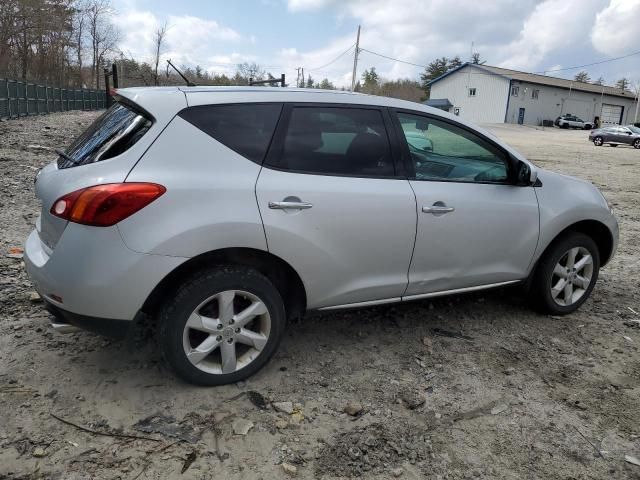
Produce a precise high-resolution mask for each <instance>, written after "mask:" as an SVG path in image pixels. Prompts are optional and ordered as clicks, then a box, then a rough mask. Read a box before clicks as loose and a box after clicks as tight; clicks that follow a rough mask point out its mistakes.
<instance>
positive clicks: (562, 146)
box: [0, 112, 640, 479]
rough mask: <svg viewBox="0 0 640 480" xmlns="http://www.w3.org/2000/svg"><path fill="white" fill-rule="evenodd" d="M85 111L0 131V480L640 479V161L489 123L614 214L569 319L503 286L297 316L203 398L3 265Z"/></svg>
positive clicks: (568, 136)
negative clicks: (77, 324) (612, 249)
mask: <svg viewBox="0 0 640 480" xmlns="http://www.w3.org/2000/svg"><path fill="white" fill-rule="evenodd" d="M95 115H96V114H95V113H90V112H86V113H64V114H55V115H49V116H43V117H38V118H29V119H21V120H13V121H8V122H0V186H1V189H2V195H1V198H0V207H1V209H0V249H1V250H0V252H1V254H0V299H1V304H0V478H10V479H17V478H61V479H81V478H82V479H84V478H98V479H114V478H123V479H151V478H154V479H159V478H184V479H218V478H219V479H223V478H224V479H257V478H262V479H271V478H286V477H296V478H303V479H310V478H326V479H330V478H351V477H361V478H367V479H388V478H394V477H400V478H407V479H418V478H434V479H435V478H442V479H459V478H511V479H520V478H545V479H550V478H563V479H564V478H580V479H590V478H592V479H602V478H640V466H636V465H633V464H632V463H630V462H629V461H626V460H625V455H628V456H632V457H635V458H640V353H639V350H638V347H639V346H640V315H638V314H637V313H635V312H640V296H639V293H638V287H639V279H640V256H639V255H638V246H639V244H640V208H639V205H640V186H639V185H640V181H639V178H638V165H639V164H640V151H637V150H633V149H632V148H627V147H618V148H615V149H614V148H611V147H601V148H596V147H594V146H593V145H591V144H589V143H588V142H587V141H586V132H580V131H564V130H562V131H561V130H557V129H546V130H537V129H533V128H527V127H516V126H507V125H492V126H490V128H491V129H492V130H493V131H494V132H495V133H496V134H497V135H498V136H500V137H502V138H504V139H505V140H507V141H508V142H510V143H511V144H513V145H514V146H516V147H517V148H519V149H520V150H521V151H522V152H523V153H525V154H526V155H528V156H529V158H531V159H532V160H533V161H534V162H535V163H536V164H538V165H540V166H542V167H547V168H551V169H554V170H557V171H560V172H564V173H567V174H571V175H576V176H579V177H582V178H586V179H588V180H590V181H592V182H594V183H595V184H596V185H598V186H599V187H600V188H602V190H603V192H604V193H605V195H606V196H607V197H608V198H609V200H610V201H611V202H612V203H613V204H614V205H615V208H616V212H617V215H618V218H619V221H620V224H621V231H622V233H621V243H620V247H619V250H618V254H617V256H616V257H615V259H614V260H613V262H612V263H611V264H610V265H608V266H607V267H606V268H605V269H604V270H603V271H602V273H601V277H600V280H599V282H598V285H597V287H596V289H595V291H594V294H593V295H592V298H591V299H590V300H589V301H587V303H586V304H585V305H584V306H583V307H582V308H581V309H580V310H579V311H578V312H577V313H575V314H573V315H571V316H569V317H564V318H554V317H548V316H540V315H537V314H535V313H532V312H531V311H530V310H529V309H528V308H527V307H526V305H525V302H524V300H523V299H522V298H521V297H520V296H519V295H518V293H517V291H507V290H504V291H500V290H499V291H494V292H484V293H479V294H474V295H466V296H459V297H452V298H443V299H438V300H435V301H432V302H417V303H411V304H407V305H397V306H388V307H384V308H383V307H380V308H371V309H363V310H355V311H353V310H352V311H345V312H340V313H332V314H327V315H317V314H314V315H309V316H308V317H307V318H305V319H304V320H303V321H302V322H299V323H296V324H293V325H290V327H289V329H288V332H287V334H286V337H285V339H284V341H283V342H282V345H281V347H280V350H279V352H278V353H277V355H276V357H275V358H274V359H273V360H272V361H271V362H270V363H269V364H268V365H267V366H266V367H265V368H264V369H263V370H262V371H261V372H259V373H258V374H257V375H255V376H254V377H252V378H250V379H249V380H248V381H247V382H241V383H239V384H236V385H230V386H225V387H220V388H209V389H206V388H198V387H193V386H190V385H186V384H184V383H182V382H181V381H179V380H177V379H176V378H175V377H173V376H172V375H171V374H170V373H169V372H168V371H167V370H166V369H165V367H164V366H163V364H162V362H161V361H160V358H159V356H158V353H157V352H156V351H154V349H153V348H152V346H151V345H147V346H144V347H138V348H131V347H130V346H128V345H126V344H125V343H123V342H115V341H111V340H108V339H104V338H100V337H97V336H94V335H91V334H89V333H77V334H73V335H69V336H62V335H58V334H56V333H54V332H52V331H51V329H50V328H49V327H48V323H49V317H48V315H47V314H46V313H45V311H44V310H43V308H42V305H41V304H39V303H37V302H36V301H34V300H35V299H34V298H32V293H33V292H32V287H31V286H30V283H29V280H28V278H27V276H26V275H25V272H24V269H23V265H22V262H21V260H20V259H17V258H12V257H14V256H16V255H13V254H12V252H13V253H15V252H16V250H13V249H14V248H15V247H21V246H22V243H23V241H24V239H25V237H26V236H27V234H28V232H29V230H30V229H31V228H32V224H33V223H34V221H35V218H36V215H37V210H38V203H37V201H36V199H35V198H34V196H33V177H34V175H35V172H36V171H37V169H38V168H40V167H41V166H43V165H45V164H46V163H47V162H49V161H51V160H52V158H53V155H52V153H51V151H50V150H48V149H49V148H51V147H57V146H61V145H65V144H68V143H69V142H70V141H71V139H72V137H74V136H75V135H77V134H78V133H79V132H80V131H81V130H82V129H83V127H84V126H86V125H87V124H88V123H89V122H90V121H91V120H92V119H93V118H94V117H95ZM42 147H45V148H42ZM274 402H276V403H274ZM277 402H281V403H277ZM628 460H632V459H631V458H629V459H628Z"/></svg>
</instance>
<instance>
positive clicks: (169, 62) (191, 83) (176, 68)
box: [167, 59, 196, 87]
mask: <svg viewBox="0 0 640 480" xmlns="http://www.w3.org/2000/svg"><path fill="white" fill-rule="evenodd" d="M167 63H168V64H169V65H170V66H171V68H173V69H174V70H175V71H176V72H178V75H180V76H181V77H182V79H183V80H184V81H185V83H186V84H187V87H195V86H196V84H195V83H193V82H192V81H191V80H189V79H188V78H187V77H185V76H184V75H183V74H182V72H181V71H180V70H178V67H176V66H175V65H174V64H173V63H171V60H170V59H168V60H167Z"/></svg>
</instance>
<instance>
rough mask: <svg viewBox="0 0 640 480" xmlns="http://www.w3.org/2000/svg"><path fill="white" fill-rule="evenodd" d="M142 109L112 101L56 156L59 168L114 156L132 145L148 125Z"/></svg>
mask: <svg viewBox="0 0 640 480" xmlns="http://www.w3.org/2000/svg"><path fill="white" fill-rule="evenodd" d="M151 125H152V121H151V119H150V118H148V117H147V116H146V115H145V114H143V113H142V112H138V111H136V110H134V109H133V108H132V107H129V106H128V105H125V104H123V103H114V104H113V105H112V106H111V107H109V108H108V109H107V110H106V111H105V112H104V113H103V114H102V115H100V116H99V117H98V118H97V119H96V120H95V121H94V122H93V123H92V124H91V125H90V126H89V128H87V129H86V130H85V131H84V132H83V133H82V134H81V135H80V136H79V137H78V138H77V139H76V140H75V141H74V142H73V143H72V144H71V146H69V148H67V150H66V151H65V152H64V155H60V157H59V158H58V168H69V167H77V166H79V165H87V164H89V163H94V162H99V161H100V160H106V159H108V158H113V157H115V156H117V155H120V154H121V153H123V152H125V151H126V150H128V149H129V148H131V146H132V145H134V144H135V143H136V142H137V141H138V140H140V138H142V136H143V135H144V134H145V133H146V132H147V130H149V127H151Z"/></svg>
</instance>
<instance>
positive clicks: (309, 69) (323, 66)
mask: <svg viewBox="0 0 640 480" xmlns="http://www.w3.org/2000/svg"><path fill="white" fill-rule="evenodd" d="M354 46H355V43H352V44H351V45H350V46H349V48H347V49H346V50H345V51H344V52H342V53H341V54H340V55H338V56H337V57H336V58H334V59H333V60H331V61H330V62H329V63H325V64H324V65H322V66H320V67H316V68H307V70H308V71H310V72H313V71H315V70H322V69H323V68H325V67H328V66H329V65H331V64H332V63H334V62H337V61H338V60H340V59H341V58H342V57H344V56H345V55H346V54H347V53H349V52H350V51H351V49H352V48H353V47H354Z"/></svg>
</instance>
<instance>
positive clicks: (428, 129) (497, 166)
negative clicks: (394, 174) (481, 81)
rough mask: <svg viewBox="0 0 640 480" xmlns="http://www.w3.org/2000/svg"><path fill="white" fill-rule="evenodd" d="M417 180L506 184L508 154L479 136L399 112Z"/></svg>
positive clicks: (457, 127)
mask: <svg viewBox="0 0 640 480" xmlns="http://www.w3.org/2000/svg"><path fill="white" fill-rule="evenodd" d="M397 115H398V120H399V122H400V125H401V127H402V131H403V133H404V136H405V139H406V141H407V146H408V147H409V153H410V156H411V162H412V164H413V167H414V170H415V177H414V178H415V179H416V180H432V181H449V182H481V183H487V182H489V183H505V182H506V181H507V180H508V161H507V158H506V155H505V154H504V153H503V152H502V151H501V150H500V149H498V148H497V147H495V146H494V145H492V144H491V143H489V142H487V141H486V140H484V139H482V138H481V137H479V136H478V135H475V134H474V133H472V132H470V131H469V130H467V129H465V128H462V127H459V126H457V125H454V124H451V123H448V122H444V121H441V120H437V119H435V118H431V117H423V116H421V115H413V114H409V113H402V112H400V113H398V114H397Z"/></svg>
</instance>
